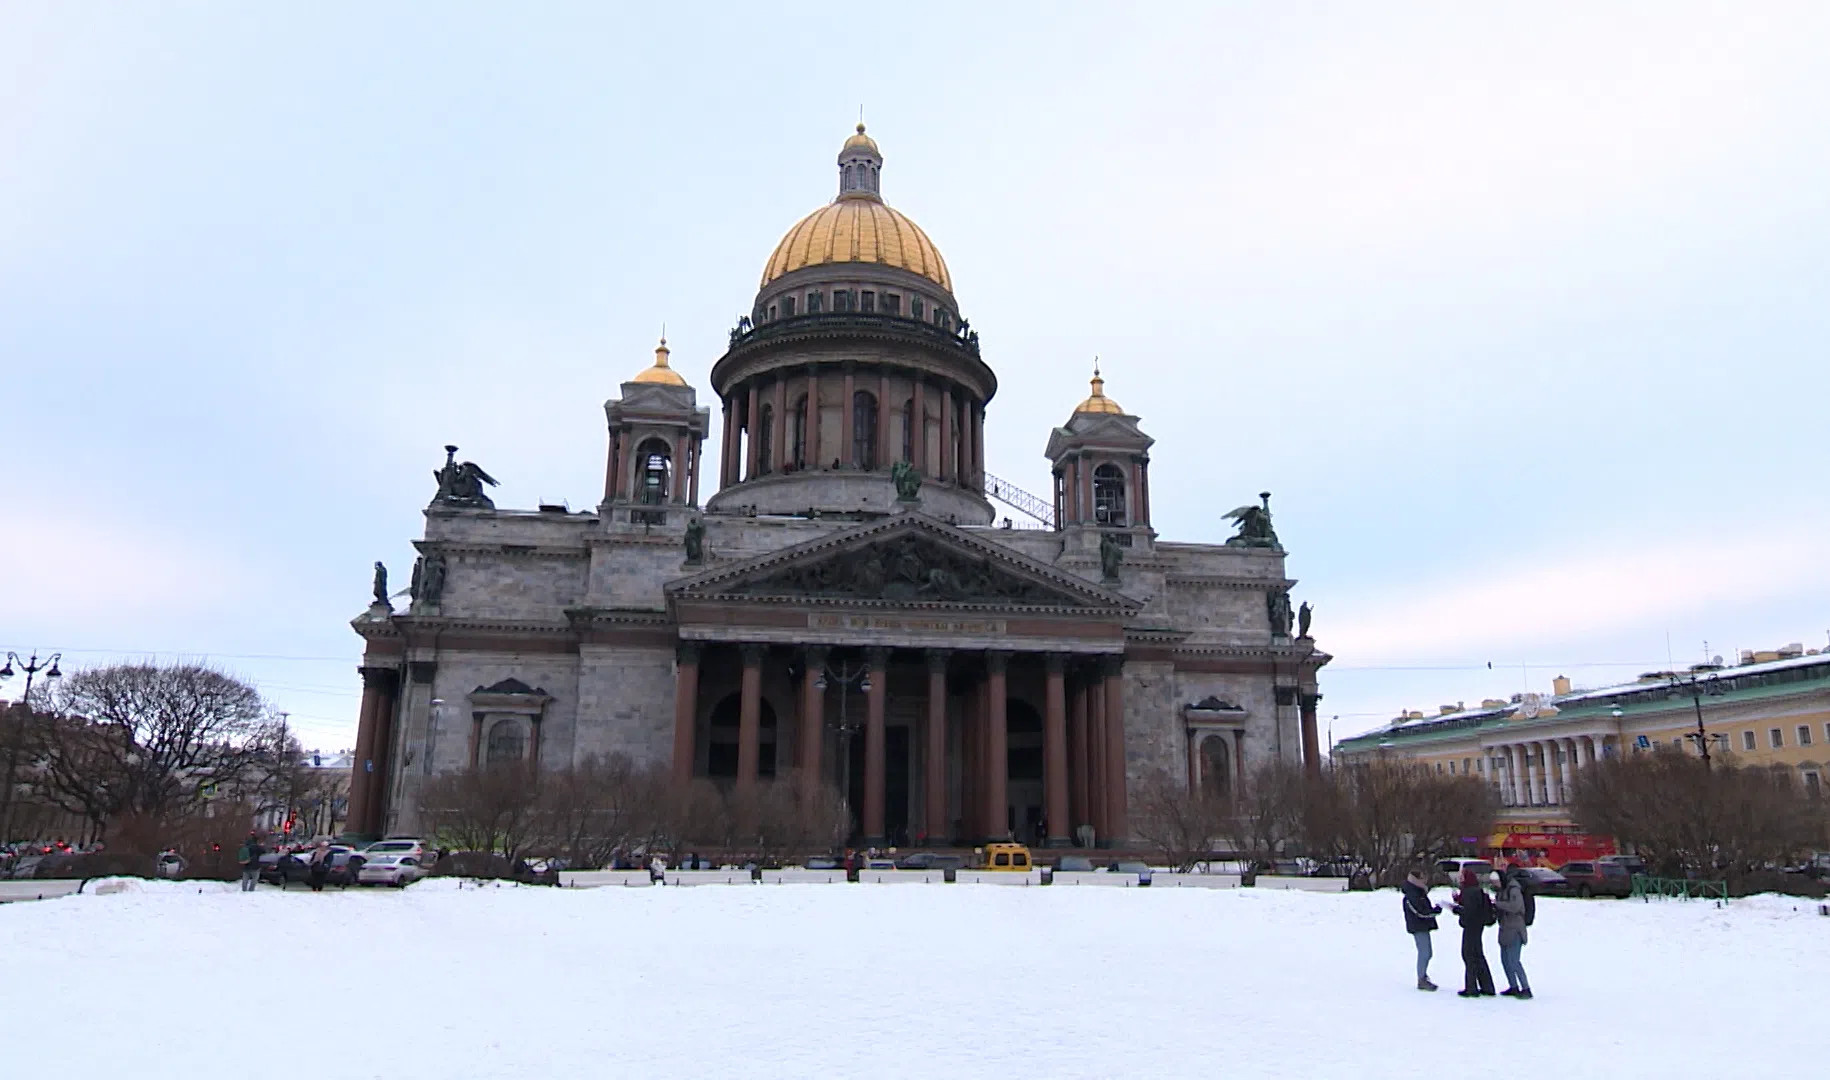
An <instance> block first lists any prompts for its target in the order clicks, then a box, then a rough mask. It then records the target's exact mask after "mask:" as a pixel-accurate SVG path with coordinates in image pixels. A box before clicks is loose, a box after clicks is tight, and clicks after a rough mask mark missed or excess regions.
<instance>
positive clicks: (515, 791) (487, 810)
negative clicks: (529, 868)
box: [419, 763, 540, 865]
mask: <svg viewBox="0 0 1830 1080" xmlns="http://www.w3.org/2000/svg"><path fill="white" fill-rule="evenodd" d="M539 800H540V794H539V788H538V786H537V785H536V784H535V778H534V773H533V771H532V770H531V769H529V768H527V767H525V766H523V765H521V764H519V763H516V764H503V765H493V766H489V767H487V768H481V769H470V770H466V771H464V772H454V773H446V774H445V775H443V776H439V777H436V778H434V779H433V780H432V781H431V782H430V783H428V784H426V786H425V787H424V788H423V789H422V791H421V794H420V800H419V812H420V818H421V820H423V821H424V822H426V824H427V826H428V831H429V832H430V833H431V834H432V835H433V836H435V837H437V839H438V841H439V843H440V844H442V845H448V846H450V847H454V848H458V849H460V850H464V851H480V852H488V853H492V854H497V855H501V856H503V857H504V858H505V859H507V860H508V862H509V864H510V865H513V864H514V862H515V860H516V859H519V858H520V857H521V856H522V854H523V853H524V852H525V851H526V850H527V848H528V846H529V845H530V844H532V843H533V842H535V841H536V840H537V839H538V837H539V831H540V829H539V827H540V807H539Z"/></svg>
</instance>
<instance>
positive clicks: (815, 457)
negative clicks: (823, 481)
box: [802, 364, 826, 469]
mask: <svg viewBox="0 0 1830 1080" xmlns="http://www.w3.org/2000/svg"><path fill="white" fill-rule="evenodd" d="M802 422H803V423H805V424H806V425H807V467H808V468H809V469H819V468H824V467H825V465H826V461H825V459H823V458H822V457H820V369H819V367H818V366H817V365H815V364H808V365H807V415H806V417H805V418H804V419H803V421H802Z"/></svg>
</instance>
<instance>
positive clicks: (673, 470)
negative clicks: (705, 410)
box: [604, 428, 701, 506]
mask: <svg viewBox="0 0 1830 1080" xmlns="http://www.w3.org/2000/svg"><path fill="white" fill-rule="evenodd" d="M651 439H658V440H660V441H661V442H663V443H665V444H666V445H667V453H668V465H669V471H668V477H667V482H668V491H667V502H668V503H669V504H671V505H674V506H698V505H699V455H700V450H701V440H700V439H699V438H698V437H697V436H696V435H695V434H694V433H693V432H692V431H678V432H675V433H674V434H673V435H671V436H662V435H661V434H659V433H656V432H648V433H643V432H642V431H641V430H640V429H636V428H630V429H627V430H615V431H612V432H611V433H610V461H609V463H608V465H607V466H606V467H605V470H604V476H605V478H606V479H605V481H604V501H605V502H620V501H622V500H624V499H633V498H635V497H636V496H637V495H639V494H640V492H641V488H642V475H641V469H642V461H641V459H640V457H639V455H638V454H637V450H639V449H640V447H641V446H642V445H643V444H645V443H647V442H648V441H649V440H651Z"/></svg>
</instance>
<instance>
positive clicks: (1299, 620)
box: [1296, 600, 1315, 637]
mask: <svg viewBox="0 0 1830 1080" xmlns="http://www.w3.org/2000/svg"><path fill="white" fill-rule="evenodd" d="M1314 614H1315V609H1314V608H1312V607H1310V606H1309V602H1308V601H1307V600H1305V601H1303V606H1302V607H1299V608H1297V609H1296V636H1297V637H1308V636H1309V619H1310V618H1311V617H1312V616H1313V615H1314Z"/></svg>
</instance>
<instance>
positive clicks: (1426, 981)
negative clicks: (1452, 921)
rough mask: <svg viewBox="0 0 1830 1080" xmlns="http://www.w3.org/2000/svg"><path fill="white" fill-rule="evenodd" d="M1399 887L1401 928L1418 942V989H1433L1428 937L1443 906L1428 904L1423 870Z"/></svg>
mask: <svg viewBox="0 0 1830 1080" xmlns="http://www.w3.org/2000/svg"><path fill="white" fill-rule="evenodd" d="M1399 888H1400V890H1401V891H1402V892H1403V893H1404V929H1405V931H1406V932H1408V933H1409V934H1410V935H1411V939H1412V940H1413V941H1415V942H1416V943H1417V989H1419V990H1434V989H1436V984H1435V983H1433V982H1431V981H1430V955H1431V953H1432V952H1433V950H1432V949H1431V947H1430V935H1431V934H1433V933H1435V931H1436V916H1438V915H1440V914H1442V907H1441V906H1440V905H1438V904H1432V903H1430V889H1429V883H1428V879H1427V878H1425V877H1424V876H1423V871H1422V870H1412V871H1411V872H1410V873H1409V874H1406V875H1405V878H1404V884H1403V885H1401V886H1399Z"/></svg>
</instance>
